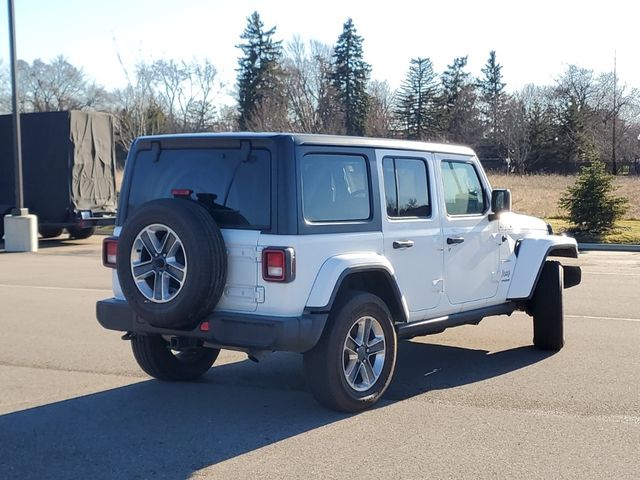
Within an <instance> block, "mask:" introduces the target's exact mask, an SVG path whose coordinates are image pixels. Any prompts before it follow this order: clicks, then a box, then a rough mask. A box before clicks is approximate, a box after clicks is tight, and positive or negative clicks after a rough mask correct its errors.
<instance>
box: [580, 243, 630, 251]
mask: <svg viewBox="0 0 640 480" xmlns="http://www.w3.org/2000/svg"><path fill="white" fill-rule="evenodd" d="M578 250H580V251H584V252H588V251H599V252H640V245H624V244H620V243H578Z"/></svg>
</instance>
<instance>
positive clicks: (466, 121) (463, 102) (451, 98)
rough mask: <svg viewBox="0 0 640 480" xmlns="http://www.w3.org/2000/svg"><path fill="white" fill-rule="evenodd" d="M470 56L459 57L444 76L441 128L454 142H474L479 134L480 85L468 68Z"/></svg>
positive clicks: (440, 112)
mask: <svg viewBox="0 0 640 480" xmlns="http://www.w3.org/2000/svg"><path fill="white" fill-rule="evenodd" d="M466 66H467V57H466V56H465V57H457V58H455V59H454V60H453V64H452V65H448V66H447V69H446V70H445V71H444V72H443V74H442V76H441V81H442V95H441V96H440V98H439V102H438V108H439V114H438V116H439V121H438V124H439V128H440V131H441V134H442V136H443V137H444V139H446V140H448V141H452V142H454V143H467V144H469V143H473V142H474V141H475V140H476V137H477V136H478V133H479V119H478V111H477V107H476V103H477V102H476V99H477V94H476V88H475V85H474V84H473V82H472V81H471V74H469V73H468V72H466V71H465V68H466Z"/></svg>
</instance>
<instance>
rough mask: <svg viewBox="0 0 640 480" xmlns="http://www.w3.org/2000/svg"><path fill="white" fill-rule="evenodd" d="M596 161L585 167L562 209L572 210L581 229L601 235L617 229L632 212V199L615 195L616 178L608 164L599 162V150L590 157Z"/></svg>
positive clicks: (567, 193) (576, 223) (569, 191)
mask: <svg viewBox="0 0 640 480" xmlns="http://www.w3.org/2000/svg"><path fill="white" fill-rule="evenodd" d="M588 156H589V157H590V158H592V159H594V160H592V161H591V163H590V164H589V165H587V166H585V167H583V168H582V170H581V171H580V175H578V178H577V180H576V182H575V184H574V185H572V186H570V187H569V188H568V189H567V191H566V192H565V193H564V195H563V197H562V198H561V199H560V206H561V207H562V208H565V209H567V210H568V211H569V219H570V220H571V222H572V223H573V224H574V225H576V227H577V229H578V230H581V231H584V232H588V233H592V234H596V235H601V234H602V233H606V232H607V231H609V230H611V229H613V227H614V226H615V223H616V221H617V220H619V219H620V218H622V216H623V215H624V214H625V212H626V211H627V209H628V200H627V199H626V198H624V197H618V196H616V195H615V191H616V186H615V184H614V183H613V176H612V175H609V174H607V171H606V167H605V164H604V163H603V162H601V161H600V160H597V159H596V158H597V153H596V151H595V148H592V153H591V154H589V155H588Z"/></svg>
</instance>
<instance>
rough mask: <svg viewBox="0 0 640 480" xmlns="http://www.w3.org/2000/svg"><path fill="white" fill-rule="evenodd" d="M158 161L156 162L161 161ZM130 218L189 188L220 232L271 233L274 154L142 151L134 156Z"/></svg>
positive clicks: (217, 151) (232, 150)
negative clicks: (140, 209) (150, 204)
mask: <svg viewBox="0 0 640 480" xmlns="http://www.w3.org/2000/svg"><path fill="white" fill-rule="evenodd" d="M156 157H157V158H156ZM134 162H135V163H134V167H133V179H132V182H131V190H130V193H129V204H128V215H131V214H132V213H133V211H134V210H135V209H136V207H138V206H140V205H142V204H143V203H145V202H148V201H150V200H154V199H156V198H171V197H172V195H171V190H172V189H190V190H192V191H193V192H194V194H193V195H192V197H193V198H197V200H198V201H199V202H200V203H202V204H203V205H204V206H205V207H206V208H207V209H208V210H209V211H210V212H211V214H212V216H213V217H214V219H215V220H216V222H217V223H218V224H219V225H220V226H221V227H227V228H252V229H267V228H269V226H270V223H271V155H270V153H269V151H268V150H262V149H255V150H252V151H251V152H250V153H249V155H248V156H247V155H242V154H241V152H240V150H238V149H212V148H207V149H195V148H194V149H163V150H161V151H160V152H159V154H158V153H154V152H152V151H151V150H141V151H140V152H138V154H137V155H136V157H135V160H134Z"/></svg>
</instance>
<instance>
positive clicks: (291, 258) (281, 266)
mask: <svg viewBox="0 0 640 480" xmlns="http://www.w3.org/2000/svg"><path fill="white" fill-rule="evenodd" d="M295 268H296V263H295V255H294V251H293V248H280V247H269V248H265V249H264V250H263V251H262V278H263V279H264V280H266V281H267V282H285V283H287V282H291V281H292V280H293V279H294V277H295Z"/></svg>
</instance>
